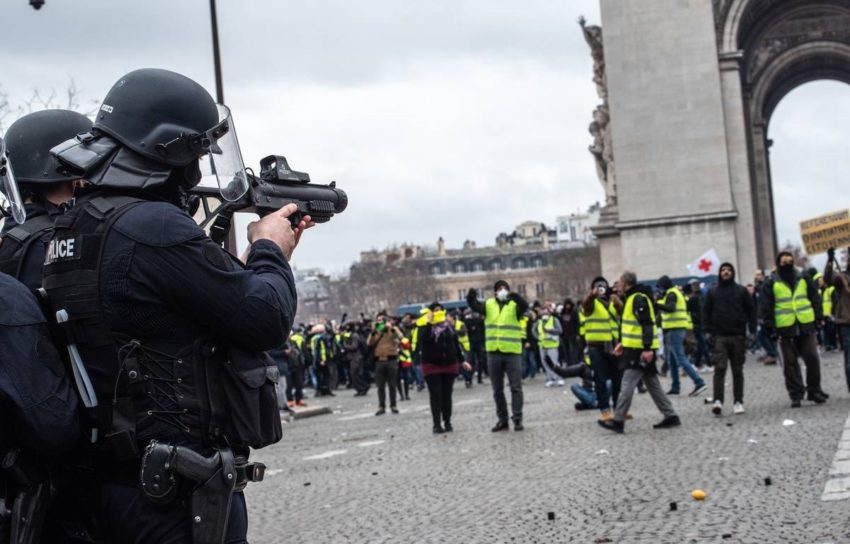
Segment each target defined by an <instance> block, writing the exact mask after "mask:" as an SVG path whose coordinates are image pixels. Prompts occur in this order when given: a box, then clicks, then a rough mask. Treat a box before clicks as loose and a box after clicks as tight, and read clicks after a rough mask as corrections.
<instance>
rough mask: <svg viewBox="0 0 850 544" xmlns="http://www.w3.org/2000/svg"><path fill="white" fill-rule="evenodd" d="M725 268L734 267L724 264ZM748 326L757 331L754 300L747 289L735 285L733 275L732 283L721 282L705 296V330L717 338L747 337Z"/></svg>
mask: <svg viewBox="0 0 850 544" xmlns="http://www.w3.org/2000/svg"><path fill="white" fill-rule="evenodd" d="M723 266H729V267H731V266H732V265H730V264H728V263H724V265H723ZM734 270H735V269H734V268H732V271H733V272H734ZM748 326H749V327H750V330H755V327H756V310H755V306H754V305H753V298H752V296H750V293H749V291H747V288H746V287H744V286H743V285H739V284H738V283H735V276H734V274H733V276H732V280H731V281H729V282H724V281H722V280H721V281H720V283H718V284H717V285H715V286H714V287H712V288H711V290H710V291H709V292H708V294H707V295H706V296H705V303H704V304H703V328H704V330H705V332H706V333H708V334H712V335H715V336H746V334H747V327H748Z"/></svg>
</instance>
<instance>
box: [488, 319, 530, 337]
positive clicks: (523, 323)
mask: <svg viewBox="0 0 850 544" xmlns="http://www.w3.org/2000/svg"><path fill="white" fill-rule="evenodd" d="M519 326H520V328H521V329H522V336H521V338H522V341H523V342H525V341H526V339H527V338H528V316H527V315H524V316H522V317H521V318H520V320H519ZM485 334H486V333H485Z"/></svg>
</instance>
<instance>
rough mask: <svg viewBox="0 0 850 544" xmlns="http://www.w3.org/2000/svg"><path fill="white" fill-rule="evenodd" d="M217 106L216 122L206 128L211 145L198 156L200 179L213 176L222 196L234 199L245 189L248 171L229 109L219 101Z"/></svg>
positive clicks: (237, 198)
mask: <svg viewBox="0 0 850 544" xmlns="http://www.w3.org/2000/svg"><path fill="white" fill-rule="evenodd" d="M216 106H217V107H218V117H219V123H218V124H217V125H216V126H215V127H213V128H212V129H211V130H209V131H208V132H207V137H209V142H210V146H209V153H208V154H206V155H204V156H203V157H201V160H200V166H201V176H202V177H201V182H202V183H204V182H207V183H204V184H205V185H208V184H209V181H211V180H212V178H215V182H216V184H218V190H219V192H220V193H221V197H222V198H224V199H225V200H227V201H230V202H235V201H237V200H239V199H240V198H242V196H244V195H245V193H246V192H247V191H248V175H247V173H246V172H245V164H244V163H243V162H242V151H241V150H240V149H239V140H238V139H237V138H236V128H235V127H234V126H233V117H232V116H231V114H230V109H229V108H228V107H227V106H223V105H221V104H217V105H216Z"/></svg>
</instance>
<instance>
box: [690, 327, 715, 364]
mask: <svg viewBox="0 0 850 544" xmlns="http://www.w3.org/2000/svg"><path fill="white" fill-rule="evenodd" d="M694 339H696V341H697V349H696V354H695V355H694V359H695V362H696V364H697V365H708V366H711V365H712V362H711V350H710V349H708V342H706V341H705V335H704V334H703V333H702V329H700V328H698V327H694Z"/></svg>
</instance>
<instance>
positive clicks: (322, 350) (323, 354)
mask: <svg viewBox="0 0 850 544" xmlns="http://www.w3.org/2000/svg"><path fill="white" fill-rule="evenodd" d="M316 344H318V345H319V360H318V361H316V362H317V363H319V364H324V363H325V362H326V361H327V360H328V352H327V348H326V347H325V343H324V342H322V338H321V335H318V334H317V335H316V336H314V337H313V338H311V339H310V349H311V351H313V352H315V351H316Z"/></svg>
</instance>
